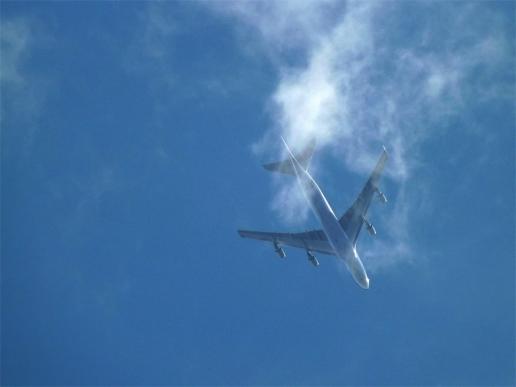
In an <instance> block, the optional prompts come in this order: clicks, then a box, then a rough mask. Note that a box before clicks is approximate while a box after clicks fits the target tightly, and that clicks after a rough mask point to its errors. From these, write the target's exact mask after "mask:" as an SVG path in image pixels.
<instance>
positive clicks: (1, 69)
mask: <svg viewBox="0 0 516 387" xmlns="http://www.w3.org/2000/svg"><path fill="white" fill-rule="evenodd" d="M49 41H51V38H50V36H49V35H48V34H47V32H46V31H45V30H44V29H42V28H41V25H40V24H39V23H38V22H37V20H33V19H29V18H25V17H9V18H7V17H2V22H1V23H0V43H1V46H0V51H1V55H0V92H1V114H0V124H1V125H2V130H3V131H4V132H5V131H6V130H9V129H10V126H16V127H17V130H18V131H20V130H23V131H25V133H24V135H23V136H20V137H23V138H24V141H23V143H22V144H21V146H22V148H21V149H10V148H9V149H8V148H7V147H6V148H4V151H6V152H7V153H16V154H20V155H21V156H23V157H26V156H27V155H28V153H29V151H30V149H31V146H32V143H33V141H34V136H35V134H36V132H37V130H38V127H39V125H38V119H39V117H40V115H41V112H42V110H43V107H44V105H45V102H46V99H47V94H48V90H49V88H50V87H51V82H50V80H49V79H45V78H44V77H41V76H38V74H37V73H36V72H35V71H34V69H33V68H32V67H31V66H30V65H29V63H30V60H31V56H32V53H33V50H34V48H35V47H36V46H37V45H44V44H48V42H49ZM13 122H16V123H17V125H12V124H13ZM8 123H9V124H10V125H9V126H6V125H7V124H8ZM4 146H6V145H4Z"/></svg>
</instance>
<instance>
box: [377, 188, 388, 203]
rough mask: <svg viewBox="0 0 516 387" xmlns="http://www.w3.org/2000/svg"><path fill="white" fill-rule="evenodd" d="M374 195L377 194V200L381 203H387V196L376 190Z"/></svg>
mask: <svg viewBox="0 0 516 387" xmlns="http://www.w3.org/2000/svg"><path fill="white" fill-rule="evenodd" d="M376 193H377V194H378V200H380V201H381V202H382V203H384V204H385V203H387V196H385V194H384V193H383V192H382V191H380V190H376Z"/></svg>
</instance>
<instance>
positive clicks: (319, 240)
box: [238, 230, 335, 255]
mask: <svg viewBox="0 0 516 387" xmlns="http://www.w3.org/2000/svg"><path fill="white" fill-rule="evenodd" d="M238 234H240V236H241V237H242V238H251V239H257V240H260V241H268V242H271V243H273V244H275V245H276V246H279V247H281V246H292V247H299V248H301V249H305V250H308V251H313V252H318V253H323V254H329V255H335V253H334V252H333V249H332V247H331V245H330V243H329V242H328V238H327V237H326V234H325V233H324V231H322V230H313V231H306V232H298V233H286V232H262V231H248V230H238Z"/></svg>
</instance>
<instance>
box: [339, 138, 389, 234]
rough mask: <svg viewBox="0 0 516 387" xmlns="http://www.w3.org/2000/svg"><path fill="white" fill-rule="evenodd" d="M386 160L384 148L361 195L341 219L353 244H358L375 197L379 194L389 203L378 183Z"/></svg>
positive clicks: (340, 221)
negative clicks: (359, 235)
mask: <svg viewBox="0 0 516 387" xmlns="http://www.w3.org/2000/svg"><path fill="white" fill-rule="evenodd" d="M386 160H387V151H386V150H385V148H383V152H382V154H381V155H380V159H379V160H378V163H377V164H376V167H375V169H374V170H373V172H372V173H371V176H370V177H369V179H368V180H367V182H366V184H365V186H364V188H362V191H361V192H360V195H358V197H357V198H356V200H355V202H354V203H353V205H352V206H351V207H350V208H349V209H348V210H347V211H346V213H345V214H344V215H342V217H341V218H340V219H339V223H340V224H341V226H342V228H343V229H344V231H346V234H347V235H348V237H349V238H350V239H351V240H352V241H353V243H355V242H356V240H357V238H358V234H360V230H361V229H362V223H364V222H365V216H366V213H367V209H368V208H369V205H370V204H371V200H372V198H373V196H374V195H375V194H378V195H379V196H380V198H382V199H383V200H384V201H387V199H385V195H383V194H382V193H381V192H380V191H379V189H378V181H379V180H380V176H381V174H382V171H383V167H384V166H385V161H386Z"/></svg>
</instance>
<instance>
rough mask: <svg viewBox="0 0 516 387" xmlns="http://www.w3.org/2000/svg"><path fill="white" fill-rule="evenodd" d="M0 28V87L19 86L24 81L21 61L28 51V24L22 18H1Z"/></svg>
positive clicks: (29, 38) (29, 33)
mask: <svg viewBox="0 0 516 387" xmlns="http://www.w3.org/2000/svg"><path fill="white" fill-rule="evenodd" d="M0 30H1V34H0V42H1V46H0V47H1V52H2V55H1V59H0V63H1V67H0V82H1V85H2V87H7V86H21V85H23V84H25V82H26V79H25V76H24V74H23V73H22V70H21V63H22V60H23V58H24V56H26V55H27V53H28V49H29V43H30V40H31V31H30V29H29V25H28V23H27V21H26V20H24V19H15V20H3V21H2V25H1V27H0Z"/></svg>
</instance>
